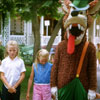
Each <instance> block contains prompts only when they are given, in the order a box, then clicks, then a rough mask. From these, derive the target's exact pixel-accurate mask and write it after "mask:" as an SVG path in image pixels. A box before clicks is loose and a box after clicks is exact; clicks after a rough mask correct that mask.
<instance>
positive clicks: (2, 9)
mask: <svg viewBox="0 0 100 100" xmlns="http://www.w3.org/2000/svg"><path fill="white" fill-rule="evenodd" d="M59 6H60V4H59V3H58V0H1V1H0V15H1V16H2V19H3V26H5V25H6V24H7V23H5V19H6V18H7V17H16V15H19V16H21V18H22V20H26V21H29V20H31V21H32V31H33V35H34V53H33V60H34V57H35V54H36V53H37V51H38V50H39V49H40V23H39V17H40V16H47V17H50V18H52V19H56V20H58V23H57V25H56V26H55V28H54V30H53V29H52V36H51V38H50V41H49V42H48V45H47V50H48V51H50V48H51V46H52V43H53V41H54V39H55V37H56V35H57V33H58V31H59V29H60V27H61V26H62V24H61V23H62V14H60V13H59V12H58V7H59ZM8 13H9V15H10V16H8ZM3 33H4V32H3Z"/></svg>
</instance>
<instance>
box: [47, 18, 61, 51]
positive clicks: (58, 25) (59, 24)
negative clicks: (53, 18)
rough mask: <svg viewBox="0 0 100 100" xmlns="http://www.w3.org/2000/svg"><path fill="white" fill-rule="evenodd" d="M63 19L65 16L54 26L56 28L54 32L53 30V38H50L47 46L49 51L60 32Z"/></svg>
mask: <svg viewBox="0 0 100 100" xmlns="http://www.w3.org/2000/svg"><path fill="white" fill-rule="evenodd" d="M62 19H63V17H62V18H61V19H60V20H59V21H58V23H57V25H56V26H55V28H54V30H53V32H52V35H51V38H50V40H49V42H48V44H47V46H46V49H47V50H48V51H50V49H51V47H52V44H53V42H54V40H55V37H56V36H57V34H58V32H59V29H60V28H61V26H62Z"/></svg>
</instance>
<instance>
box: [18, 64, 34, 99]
mask: <svg viewBox="0 0 100 100" xmlns="http://www.w3.org/2000/svg"><path fill="white" fill-rule="evenodd" d="M30 73H31V66H27V67H26V73H25V79H24V80H23V82H22V84H21V96H20V97H21V100H25V98H26V92H27V85H28V79H29V77H30ZM32 90H33V87H31V91H30V100H32V99H31V98H32Z"/></svg>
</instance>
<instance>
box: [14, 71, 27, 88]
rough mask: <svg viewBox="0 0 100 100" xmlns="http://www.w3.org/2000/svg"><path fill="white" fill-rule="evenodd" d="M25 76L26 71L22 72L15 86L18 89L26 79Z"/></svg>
mask: <svg viewBox="0 0 100 100" xmlns="http://www.w3.org/2000/svg"><path fill="white" fill-rule="evenodd" d="M24 78H25V72H22V73H21V75H20V78H19V80H18V81H17V82H16V84H15V85H14V86H13V87H14V88H15V89H16V88H17V87H18V86H19V85H20V84H21V82H22V81H23V80H24Z"/></svg>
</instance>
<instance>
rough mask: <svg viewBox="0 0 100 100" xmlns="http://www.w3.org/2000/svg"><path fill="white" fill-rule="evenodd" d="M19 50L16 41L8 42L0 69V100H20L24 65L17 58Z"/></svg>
mask: <svg viewBox="0 0 100 100" xmlns="http://www.w3.org/2000/svg"><path fill="white" fill-rule="evenodd" d="M18 53H19V48H18V44H17V42H16V41H13V40H11V41H8V43H7V46H6V52H5V55H6V57H5V59H3V60H2V64H1V67H0V72H1V80H2V82H3V84H4V85H3V86H2V100H20V84H21V82H22V81H23V79H24V77H25V71H26V69H25V65H24V62H23V60H22V59H21V58H19V57H18Z"/></svg>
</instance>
